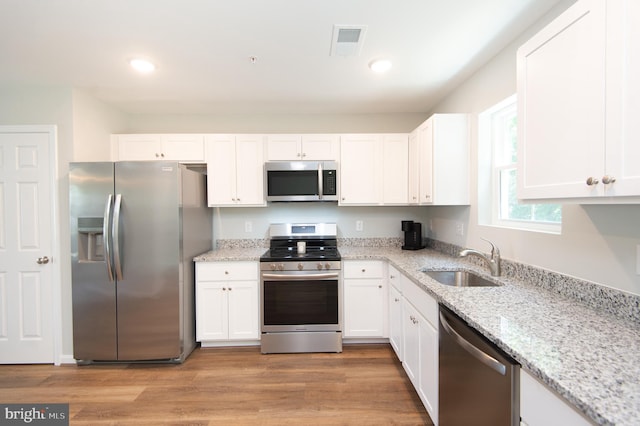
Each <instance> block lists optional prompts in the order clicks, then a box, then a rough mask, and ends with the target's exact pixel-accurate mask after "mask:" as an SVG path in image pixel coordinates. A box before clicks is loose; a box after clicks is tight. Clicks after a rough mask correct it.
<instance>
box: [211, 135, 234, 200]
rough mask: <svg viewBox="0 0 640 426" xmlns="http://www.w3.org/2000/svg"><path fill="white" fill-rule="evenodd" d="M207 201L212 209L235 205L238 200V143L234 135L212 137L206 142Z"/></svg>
mask: <svg viewBox="0 0 640 426" xmlns="http://www.w3.org/2000/svg"><path fill="white" fill-rule="evenodd" d="M206 160H207V200H208V204H209V206H210V207H212V206H226V205H234V204H235V200H236V143H235V136H234V135H211V136H208V137H207V140H206Z"/></svg>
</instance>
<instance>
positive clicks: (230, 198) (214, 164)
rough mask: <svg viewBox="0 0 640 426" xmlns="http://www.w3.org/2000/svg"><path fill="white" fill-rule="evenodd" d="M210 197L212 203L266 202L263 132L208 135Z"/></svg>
mask: <svg viewBox="0 0 640 426" xmlns="http://www.w3.org/2000/svg"><path fill="white" fill-rule="evenodd" d="M206 162H207V197H208V204H209V206H210V207H213V206H245V207H246V206H266V201H265V197H264V172H263V169H264V136H262V135H207V137H206Z"/></svg>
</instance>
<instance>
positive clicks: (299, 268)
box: [298, 263, 304, 271]
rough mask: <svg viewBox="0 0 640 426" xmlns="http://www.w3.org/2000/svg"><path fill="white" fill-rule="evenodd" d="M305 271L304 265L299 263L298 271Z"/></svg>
mask: <svg viewBox="0 0 640 426" xmlns="http://www.w3.org/2000/svg"><path fill="white" fill-rule="evenodd" d="M303 269H304V265H303V264H302V263H298V271H302V270H303Z"/></svg>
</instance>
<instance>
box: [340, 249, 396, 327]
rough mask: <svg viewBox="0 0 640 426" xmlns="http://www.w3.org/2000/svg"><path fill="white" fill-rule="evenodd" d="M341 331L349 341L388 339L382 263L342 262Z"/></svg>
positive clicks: (383, 267) (383, 266)
mask: <svg viewBox="0 0 640 426" xmlns="http://www.w3.org/2000/svg"><path fill="white" fill-rule="evenodd" d="M342 267H343V276H344V330H343V336H344V337H346V338H349V337H360V338H362V337H371V338H384V337H388V332H387V303H388V302H387V296H388V293H387V283H386V279H385V262H382V261H344V262H343V266H342Z"/></svg>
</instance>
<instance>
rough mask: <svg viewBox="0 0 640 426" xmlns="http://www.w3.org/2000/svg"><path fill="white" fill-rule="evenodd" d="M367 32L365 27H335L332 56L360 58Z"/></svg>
mask: <svg viewBox="0 0 640 426" xmlns="http://www.w3.org/2000/svg"><path fill="white" fill-rule="evenodd" d="M366 31H367V27H366V26H363V25H334V26H333V39H332V40H331V56H358V55H359V54H360V50H361V49H362V43H363V42H364V33H365V32H366Z"/></svg>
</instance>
